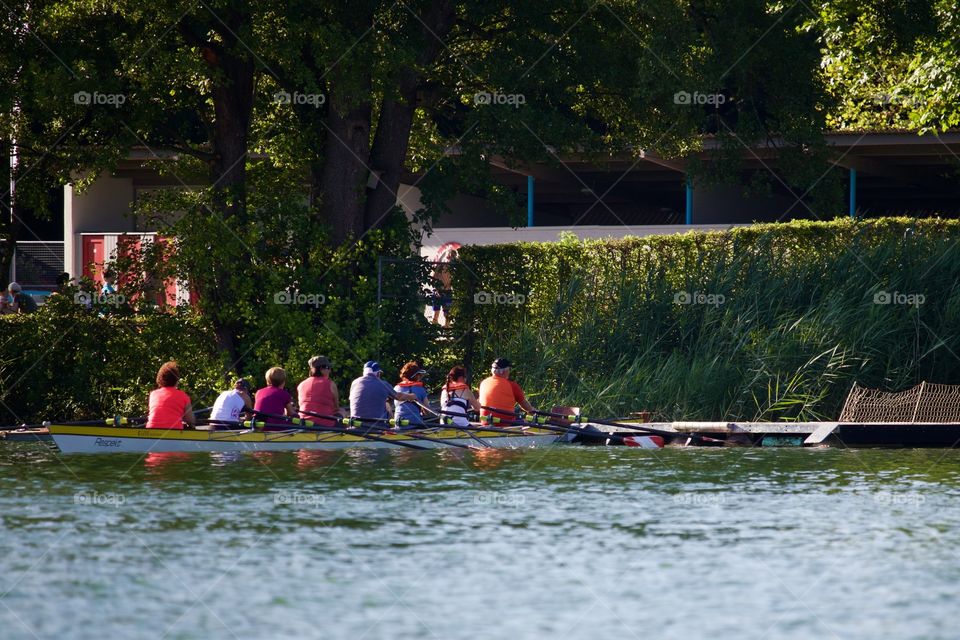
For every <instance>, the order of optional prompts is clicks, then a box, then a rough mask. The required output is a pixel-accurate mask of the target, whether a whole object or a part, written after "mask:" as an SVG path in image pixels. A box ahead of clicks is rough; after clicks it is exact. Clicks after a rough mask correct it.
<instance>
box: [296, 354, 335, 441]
mask: <svg viewBox="0 0 960 640" xmlns="http://www.w3.org/2000/svg"><path fill="white" fill-rule="evenodd" d="M307 364H308V365H309V367H310V377H308V378H306V379H305V380H303V381H302V382H301V383H300V384H299V385H297V399H298V400H299V401H300V417H301V418H304V419H305V420H315V421H316V423H317V424H319V425H321V426H324V427H332V426H333V424H334V423H333V420H329V419H323V418H320V419H315V418H314V416H312V415H311V414H316V413H319V414H321V415H325V416H332V415H339V414H340V391H339V390H338V389H337V383H336V382H334V381H333V380H332V379H331V378H330V371H331V369H332V365H331V364H330V360H329V359H328V358H327V357H326V356H313V357H312V358H310V361H309V362H308V363H307Z"/></svg>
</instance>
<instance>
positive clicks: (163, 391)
mask: <svg viewBox="0 0 960 640" xmlns="http://www.w3.org/2000/svg"><path fill="white" fill-rule="evenodd" d="M179 382H180V369H179V368H178V367H177V363H176V362H174V361H173V360H171V361H170V362H166V363H164V364H163V366H161V367H160V370H159V371H158V372H157V388H156V389H154V390H153V391H151V392H150V399H149V401H148V405H149V407H150V412H149V414H148V416H147V424H146V428H147V429H180V430H182V429H183V424H184V423H186V424H187V425H189V426H191V427H193V426H194V425H195V424H196V421H195V419H194V417H193V410H192V407H191V405H190V396H188V395H187V394H186V393H184V392H183V391H181V390H180V389H178V388H177V383H179Z"/></svg>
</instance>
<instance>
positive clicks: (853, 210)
mask: <svg viewBox="0 0 960 640" xmlns="http://www.w3.org/2000/svg"><path fill="white" fill-rule="evenodd" d="M856 215H857V170H856V169H850V217H851V218H854V217H856Z"/></svg>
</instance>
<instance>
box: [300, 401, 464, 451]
mask: <svg viewBox="0 0 960 640" xmlns="http://www.w3.org/2000/svg"><path fill="white" fill-rule="evenodd" d="M418 404H419V403H418ZM300 413H305V414H307V415H308V416H313V417H314V418H321V419H323V420H334V421H336V420H353V421H356V422H359V423H360V424H361V425H364V426H366V427H367V428H368V429H370V428H373V429H377V430H379V431H380V432H386V431H390V429H387V428H384V427H380V426H379V425H378V424H377V423H381V424H382V423H383V422H384V421H383V420H379V419H377V418H349V419H346V418H337V417H336V416H328V415H324V414H322V413H314V412H312V411H301V412H300ZM396 422H397V420H389V421H388V423H389V424H395V423H396ZM404 422H407V423H409V420H400V426H408V425H405V424H403V423H404ZM403 433H404V435H406V436H409V437H411V438H413V439H415V440H425V441H427V442H435V443H437V444H444V445H447V446H448V447H457V448H458V449H471V450H475V449H477V447H474V446H471V445H469V444H460V443H459V442H451V441H450V440H444V439H443V438H431V437H429V436H425V435H422V434H418V433H414V432H413V431H404V432H403Z"/></svg>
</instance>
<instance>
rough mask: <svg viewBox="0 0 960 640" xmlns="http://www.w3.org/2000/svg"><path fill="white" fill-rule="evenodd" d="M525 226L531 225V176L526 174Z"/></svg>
mask: <svg viewBox="0 0 960 640" xmlns="http://www.w3.org/2000/svg"><path fill="white" fill-rule="evenodd" d="M527 226H528V227H532V226H533V176H527Z"/></svg>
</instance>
